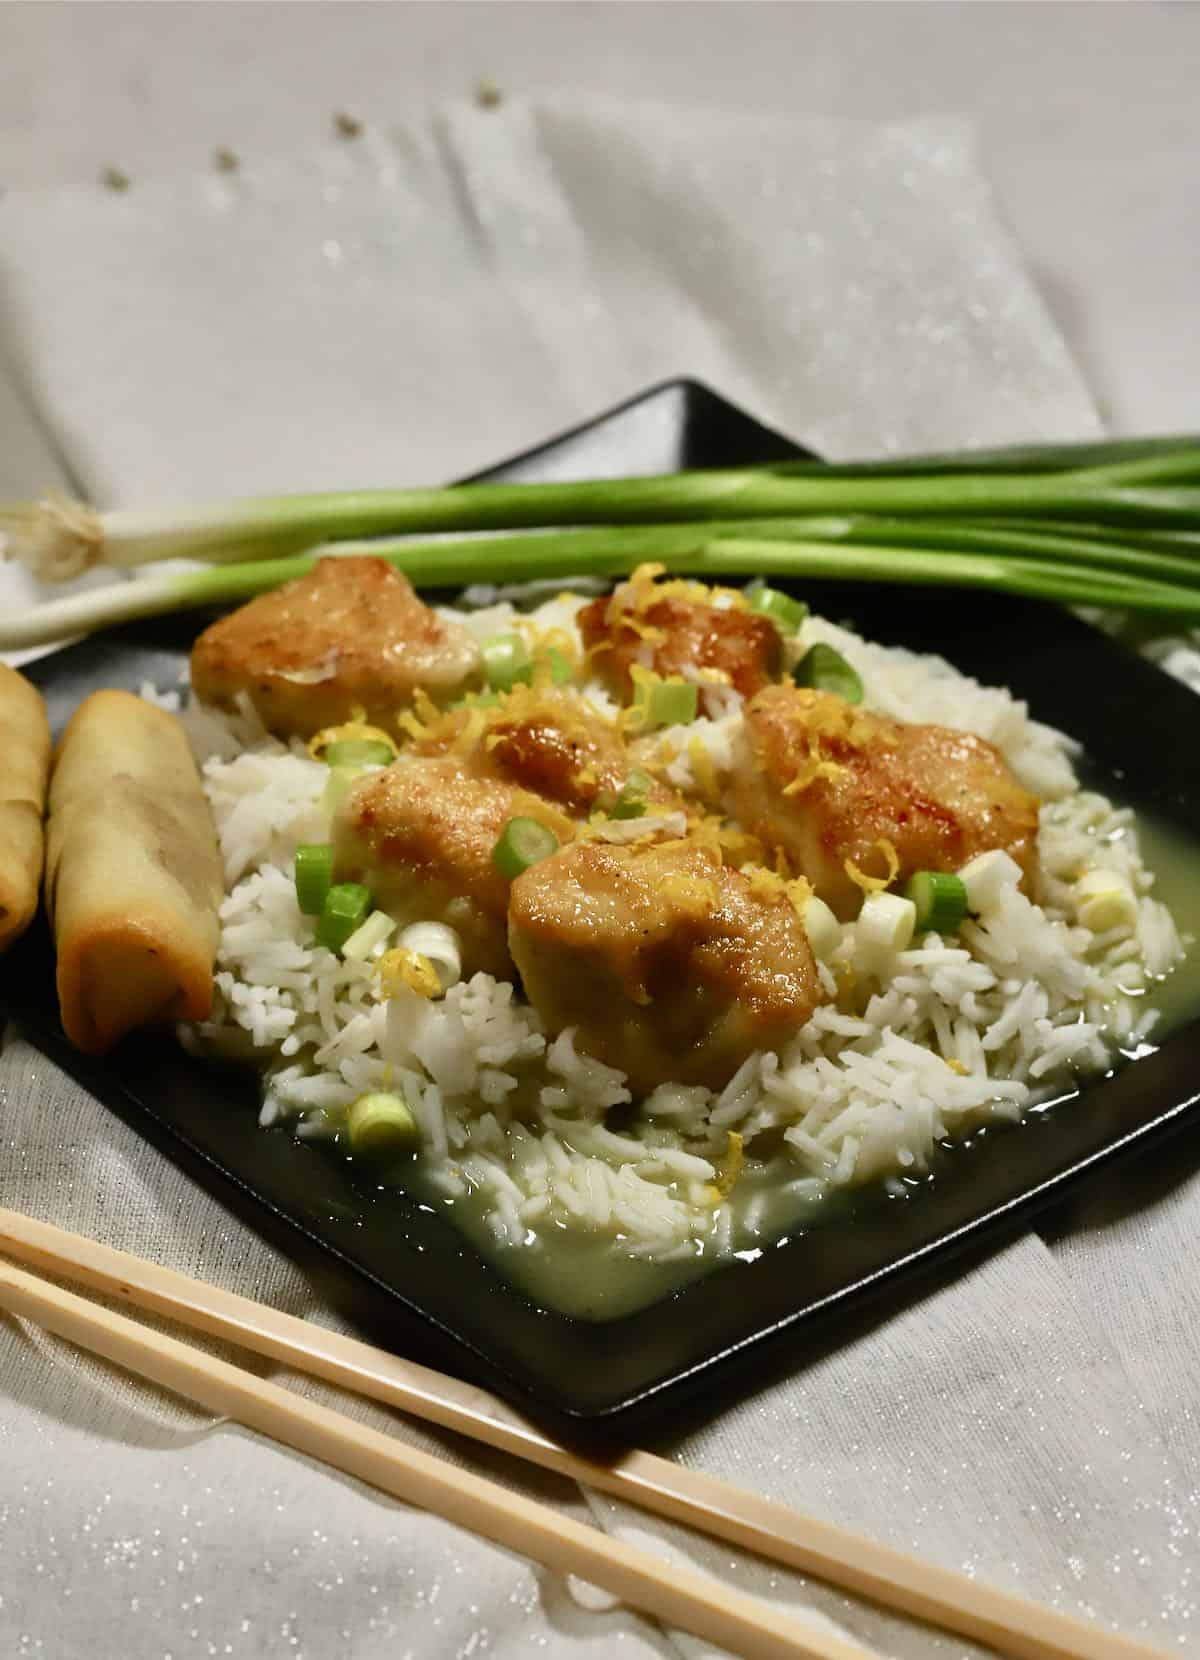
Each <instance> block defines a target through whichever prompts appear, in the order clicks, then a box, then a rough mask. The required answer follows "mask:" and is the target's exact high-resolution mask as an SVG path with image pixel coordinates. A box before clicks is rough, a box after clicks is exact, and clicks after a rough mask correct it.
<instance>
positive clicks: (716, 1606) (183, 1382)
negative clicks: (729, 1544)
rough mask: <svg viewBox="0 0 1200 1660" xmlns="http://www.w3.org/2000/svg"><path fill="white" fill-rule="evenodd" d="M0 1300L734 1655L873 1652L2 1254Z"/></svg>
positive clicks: (795, 1657)
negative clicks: (106, 1305) (194, 1345)
mask: <svg viewBox="0 0 1200 1660" xmlns="http://www.w3.org/2000/svg"><path fill="white" fill-rule="evenodd" d="M0 1307H4V1308H8V1309H9V1310H11V1311H12V1312H13V1313H14V1314H18V1315H21V1316H22V1317H24V1318H25V1319H28V1320H32V1321H34V1322H36V1324H38V1325H40V1326H43V1327H45V1328H46V1330H48V1331H52V1332H55V1333H57V1334H58V1336H60V1337H65V1338H67V1339H68V1341H69V1342H72V1343H78V1344H80V1345H81V1346H82V1347H84V1348H86V1349H90V1350H91V1351H92V1352H93V1353H95V1354H98V1355H102V1356H103V1357H104V1358H105V1359H106V1360H110V1361H113V1362H114V1363H115V1364H116V1365H118V1366H123V1367H125V1368H126V1369H128V1370H130V1371H132V1372H135V1373H137V1374H138V1375H140V1376H141V1377H145V1378H149V1379H150V1380H151V1381H152V1382H154V1383H158V1384H161V1385H162V1386H163V1387H164V1388H166V1389H172V1390H174V1391H175V1392H176V1393H177V1394H180V1395H186V1396H187V1398H188V1399H189V1400H192V1401H196V1402H198V1403H199V1404H200V1405H201V1406H204V1407H207V1408H208V1409H209V1410H210V1411H212V1412H218V1413H221V1414H223V1415H225V1416H227V1417H229V1418H232V1419H234V1420H236V1421H237V1422H238V1423H240V1424H244V1425H246V1427H247V1428H249V1429H254V1430H258V1431H259V1432H260V1433H261V1434H263V1435H266V1436H269V1437H270V1438H271V1439H272V1440H274V1441H279V1442H281V1443H282V1444H283V1445H284V1446H287V1447H292V1448H294V1449H295V1450H296V1451H297V1452H301V1453H305V1454H307V1455H308V1457H310V1458H315V1459H318V1460H320V1461H321V1462H322V1463H325V1464H329V1465H332V1466H333V1468H334V1469H337V1470H343V1471H345V1472H346V1474H348V1475H352V1476H355V1477H357V1478H358V1480H360V1481H364V1482H366V1483H368V1484H369V1485H370V1486H372V1487H377V1488H379V1489H380V1490H381V1491H383V1492H385V1493H391V1494H392V1495H394V1496H395V1497H397V1498H400V1499H403V1500H405V1501H406V1502H407V1503H409V1504H414V1505H419V1506H420V1507H421V1508H422V1509H425V1510H429V1511H432V1512H433V1513H435V1514H436V1515H439V1516H444V1517H445V1518H446V1519H447V1520H448V1521H451V1522H455V1523H457V1524H458V1525H459V1526H460V1527H464V1528H468V1529H469V1530H470V1531H471V1532H472V1533H478V1534H482V1535H483V1536H484V1538H487V1539H492V1540H494V1541H495V1542H496V1543H497V1544H499V1545H503V1546H505V1547H506V1548H507V1549H509V1550H514V1551H518V1552H520V1553H521V1554H522V1555H523V1556H530V1557H533V1558H534V1560H535V1561H538V1562H542V1563H545V1564H546V1566H547V1567H550V1568H553V1569H555V1570H556V1571H557V1572H559V1573H571V1574H578V1575H580V1576H581V1577H582V1578H585V1579H587V1580H589V1581H590V1582H591V1583H593V1584H595V1585H600V1586H603V1587H604V1589H605V1590H608V1591H611V1592H613V1593H614V1594H615V1595H616V1596H619V1597H620V1598H621V1599H622V1600H623V1601H624V1602H626V1603H628V1604H629V1605H630V1606H631V1607H634V1608H640V1609H643V1610H644V1611H645V1612H646V1613H649V1614H653V1615H654V1616H655V1618H656V1619H659V1620H662V1621H663V1622H664V1623H665V1624H667V1625H672V1626H679V1627H681V1628H683V1629H684V1630H687V1631H691V1632H694V1633H696V1635H697V1636H700V1637H704V1638H705V1639H706V1640H707V1641H709V1642H714V1643H718V1644H720V1645H721V1647H723V1648H726V1649H729V1650H731V1651H732V1652H733V1653H734V1654H741V1655H746V1656H753V1657H755V1660H873V1657H872V1656H871V1654H870V1653H869V1652H868V1650H866V1649H864V1648H862V1647H860V1645H859V1644H858V1643H856V1642H854V1641H852V1640H851V1639H849V1638H843V1637H841V1636H839V1635H838V1634H837V1633H836V1632H833V1631H827V1630H825V1629H824V1628H822V1627H817V1626H815V1625H814V1627H813V1628H812V1629H811V1630H809V1629H806V1628H805V1627H804V1626H803V1625H801V1624H800V1623H799V1622H797V1621H796V1620H794V1619H791V1618H789V1617H788V1616H787V1615H786V1614H784V1613H782V1612H781V1611H779V1610H777V1609H775V1608H773V1607H771V1605H770V1604H769V1603H767V1602H764V1601H762V1600H761V1599H759V1598H756V1597H750V1596H747V1595H746V1594H745V1593H744V1592H741V1591H736V1590H734V1589H732V1588H731V1587H729V1586H727V1585H724V1584H723V1583H722V1582H721V1581H720V1580H717V1579H713V1578H710V1577H709V1576H708V1575H707V1574H702V1573H697V1572H696V1571H695V1570H694V1569H692V1568H688V1567H686V1566H684V1565H683V1564H682V1563H680V1562H677V1561H671V1560H669V1559H667V1558H666V1557H658V1556H655V1555H653V1554H651V1553H650V1552H649V1551H644V1550H641V1549H639V1548H638V1547H636V1546H634V1545H628V1544H626V1543H624V1541H623V1540H620V1539H614V1538H612V1537H611V1535H609V1534H607V1533H604V1532H602V1531H601V1530H600V1529H599V1528H594V1527H588V1526H585V1525H584V1524H583V1523H581V1522H576V1521H574V1520H572V1519H571V1518H570V1517H568V1516H562V1515H560V1514H559V1513H558V1512H557V1511H555V1510H552V1509H551V1508H550V1507H549V1506H548V1505H544V1504H538V1503H536V1502H535V1501H533V1500H531V1499H526V1498H522V1497H521V1495H520V1494H517V1493H513V1492H510V1491H509V1490H508V1489H507V1488H505V1487H502V1486H500V1484H499V1483H498V1482H494V1481H488V1480H485V1479H484V1478H483V1477H482V1476H477V1475H473V1474H472V1473H471V1472H470V1471H469V1470H463V1469H460V1468H458V1467H457V1466H455V1465H453V1464H450V1463H449V1462H447V1461H445V1460H443V1459H440V1458H434V1457H432V1456H431V1455H430V1454H429V1453H424V1452H420V1451H418V1450H417V1449H416V1448H414V1447H406V1446H405V1445H404V1444H403V1443H402V1442H400V1441H397V1440H395V1438H394V1437H392V1436H389V1435H382V1434H381V1433H380V1432H379V1431H378V1430H375V1429H371V1428H369V1427H368V1426H366V1425H364V1424H357V1423H355V1422H354V1421H353V1420H352V1419H350V1418H346V1417H344V1416H343V1415H342V1414H341V1413H340V1412H333V1411H331V1410H330V1408H328V1407H325V1406H320V1405H318V1404H317V1403H316V1402H314V1401H309V1400H306V1399H305V1398H304V1397H303V1396H302V1395H297V1394H295V1393H294V1392H293V1391H292V1390H290V1389H284V1388H281V1387H280V1385H279V1384H276V1383H269V1382H268V1381H266V1380H265V1379H263V1378H259V1377H256V1376H255V1375H254V1374H253V1373H252V1372H247V1371H243V1369H242V1368H241V1367H240V1366H231V1365H230V1364H229V1363H228V1361H224V1360H218V1359H217V1358H216V1357H215V1356H214V1355H210V1354H206V1353H204V1352H203V1351H202V1350H199V1349H193V1348H191V1347H189V1345H188V1344H186V1343H181V1342H180V1341H179V1340H178V1339H177V1338H174V1337H168V1336H166V1335H165V1334H164V1333H162V1332H156V1331H152V1330H150V1329H149V1328H148V1327H146V1326H143V1325H140V1324H139V1323H138V1322H137V1321H136V1320H130V1319H129V1318H127V1316H125V1315H124V1314H117V1313H114V1312H113V1311H112V1310H111V1309H107V1308H103V1307H101V1306H100V1305H99V1304H97V1303H90V1302H88V1301H87V1300H86V1298H83V1297H77V1296H76V1295H75V1293H74V1292H72V1291H64V1290H63V1289H62V1288H61V1287H60V1286H56V1285H50V1284H48V1283H47V1282H46V1281H45V1280H42V1279H39V1278H38V1277H37V1276H36V1275H33V1274H29V1273H26V1272H25V1270H24V1269H21V1268H14V1267H13V1266H12V1265H11V1264H10V1263H6V1262H0Z"/></svg>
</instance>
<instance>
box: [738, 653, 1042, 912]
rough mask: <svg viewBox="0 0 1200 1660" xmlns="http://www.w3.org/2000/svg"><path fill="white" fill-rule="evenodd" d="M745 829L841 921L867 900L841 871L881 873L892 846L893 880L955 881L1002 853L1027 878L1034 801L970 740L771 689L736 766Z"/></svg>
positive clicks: (754, 713) (755, 706)
mask: <svg viewBox="0 0 1200 1660" xmlns="http://www.w3.org/2000/svg"><path fill="white" fill-rule="evenodd" d="M733 777H734V798H735V802H736V807H737V814H738V817H739V819H740V820H741V822H742V824H743V825H744V827H745V828H746V829H747V830H749V831H751V833H752V834H754V835H756V836H758V837H759V838H760V839H761V840H762V841H763V842H764V843H765V844H766V845H767V846H768V847H769V848H772V849H775V848H779V849H782V850H783V852H784V853H785V854H786V855H787V857H788V859H789V860H790V861H791V862H792V864H793V865H794V866H795V867H796V869H798V870H799V871H801V872H803V874H804V875H805V876H806V877H807V878H808V880H809V881H810V882H811V883H812V885H813V888H814V890H815V892H816V894H817V896H818V897H819V898H821V899H823V900H824V901H825V902H826V904H827V905H829V906H830V907H831V909H832V910H834V911H835V912H836V913H837V915H838V916H839V917H841V918H843V919H846V918H848V917H852V916H854V915H856V914H857V911H858V907H859V904H860V902H861V900H862V890H861V888H860V887H859V886H858V885H857V884H856V883H855V882H854V880H853V878H852V877H851V876H850V875H849V873H848V872H847V870H846V861H847V860H848V859H849V860H852V861H853V863H854V864H855V865H856V866H857V867H858V869H859V870H860V871H864V872H866V873H867V874H869V875H872V876H877V875H884V874H886V870H885V868H884V867H885V861H886V853H885V851H884V850H882V849H881V848H880V846H879V843H880V842H881V841H887V842H890V843H891V845H892V847H893V848H894V850H895V853H896V857H897V859H898V860H899V864H900V869H899V872H898V873H897V874H898V877H899V878H904V877H906V876H910V875H911V874H912V873H913V872H914V871H917V870H940V871H955V870H958V869H959V868H960V867H961V866H962V865H964V864H965V863H966V862H967V860H968V859H971V858H973V857H974V856H975V854H977V853H983V852H986V851H987V850H988V849H990V848H1003V850H1004V851H1005V852H1006V853H1009V854H1011V855H1012V857H1013V858H1014V859H1015V860H1016V861H1017V863H1018V864H1019V865H1020V866H1021V868H1022V870H1023V871H1024V872H1025V873H1026V875H1027V876H1028V875H1029V874H1030V873H1031V872H1032V870H1033V867H1034V860H1035V856H1036V838H1037V829H1038V803H1037V801H1036V799H1035V798H1034V797H1033V796H1032V795H1030V794H1029V792H1028V790H1025V789H1023V788H1022V787H1021V785H1020V784H1018V783H1017V781H1016V779H1015V778H1014V777H1013V775H1012V773H1011V772H1010V771H1009V768H1008V766H1007V764H1006V763H1005V761H1004V759H1003V757H1002V756H1001V755H1000V753H999V751H998V750H996V749H995V748H993V746H992V745H991V744H989V743H987V742H985V740H984V739H982V738H977V737H975V736H974V735H973V734H972V733H970V732H957V731H954V730H952V729H951V728H950V727H946V726H916V725H911V724H909V723H908V722H905V721H897V720H888V719H886V718H884V717H883V716H881V715H873V714H870V713H868V712H867V711H865V710H862V709H858V708H855V707H853V706H852V705H850V704H848V703H846V702H845V700H844V699H842V698H839V697H835V696H833V694H832V693H829V692H818V691H810V690H807V689H803V688H800V687H793V686H772V687H770V688H768V689H767V690H766V691H764V692H761V693H760V694H759V695H758V697H756V698H755V699H754V701H753V702H752V703H751V704H750V705H749V706H748V708H747V710H746V730H745V736H744V739H743V743H742V747H741V752H740V754H739V755H738V757H737V760H736V762H735V766H734V775H733Z"/></svg>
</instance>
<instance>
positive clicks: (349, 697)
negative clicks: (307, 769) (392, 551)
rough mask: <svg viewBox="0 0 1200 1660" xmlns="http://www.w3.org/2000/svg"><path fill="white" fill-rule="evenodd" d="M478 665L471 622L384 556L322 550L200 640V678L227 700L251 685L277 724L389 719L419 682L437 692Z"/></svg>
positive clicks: (318, 725) (211, 698) (308, 729)
mask: <svg viewBox="0 0 1200 1660" xmlns="http://www.w3.org/2000/svg"><path fill="white" fill-rule="evenodd" d="M478 667H479V648H478V646H477V645H476V643H475V641H474V639H473V638H472V637H471V635H470V633H469V632H468V631H467V629H465V628H463V627H462V625H461V624H459V623H453V622H447V621H444V620H443V619H442V618H441V617H439V616H437V615H436V613H435V612H433V611H431V610H430V609H429V607H428V606H427V605H425V604H424V603H423V602H422V601H421V600H420V599H418V597H417V595H416V593H415V592H414V591H413V586H412V584H411V583H410V582H409V580H408V578H407V577H405V576H401V574H400V573H399V571H396V570H394V569H393V568H392V566H391V565H389V564H388V563H387V561H386V560H384V559H377V558H375V557H374V556H369V557H359V556H357V555H354V556H349V557H346V558H326V559H319V560H318V561H317V563H316V565H315V566H314V567H313V569H312V570H311V571H310V572H309V573H308V574H307V575H306V576H302V577H298V578H297V579H296V580H295V581H294V582H288V583H285V584H284V586H283V587H282V588H276V589H275V590H274V591H273V592H271V593H267V594H260V595H259V597H258V598H257V599H253V600H251V601H250V603H249V604H248V605H243V606H242V607H241V608H240V609H239V610H237V611H234V612H232V613H231V614H230V615H229V616H228V617H222V618H221V619H220V621H219V622H215V623H213V625H212V627H211V628H206V629H205V631H204V633H203V634H201V636H200V638H199V639H198V640H197V641H196V643H195V645H194V646H193V648H192V688H193V690H194V691H195V694H196V696H197V697H198V698H199V699H200V701H201V702H202V703H215V704H217V705H219V706H221V707H224V708H229V707H231V706H232V705H233V703H234V701H235V699H236V697H237V695H238V693H239V692H246V693H248V694H249V696H250V699H251V701H252V702H253V704H254V707H255V708H256V709H257V710H258V713H259V715H260V717H261V719H262V721H263V724H264V725H265V726H267V727H268V728H269V730H270V731H272V732H274V733H276V734H278V735H279V736H280V737H300V738H308V737H311V736H312V735H313V733H314V732H318V731H320V730H321V729H322V728H323V727H326V726H336V725H339V724H340V723H342V722H343V721H348V720H350V719H351V718H352V716H353V715H354V712H355V711H356V710H362V711H364V712H365V719H366V720H367V721H369V722H371V723H372V724H374V725H377V726H383V727H390V726H392V725H393V723H394V719H395V715H396V712H397V710H398V709H401V708H403V707H404V706H406V705H407V704H409V703H411V701H412V698H413V694H414V692H415V691H416V690H417V689H418V688H421V689H423V690H424V691H426V692H428V693H429V694H430V695H431V696H433V697H438V696H444V695H447V694H449V693H450V692H453V691H454V690H455V689H456V688H457V687H459V686H461V685H462V684H463V682H464V681H466V680H467V679H468V677H469V676H471V675H472V674H474V673H475V672H476V671H477V669H478Z"/></svg>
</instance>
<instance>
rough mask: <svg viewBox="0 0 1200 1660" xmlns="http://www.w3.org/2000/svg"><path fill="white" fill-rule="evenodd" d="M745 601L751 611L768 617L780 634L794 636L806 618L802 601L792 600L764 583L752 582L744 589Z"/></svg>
mask: <svg viewBox="0 0 1200 1660" xmlns="http://www.w3.org/2000/svg"><path fill="white" fill-rule="evenodd" d="M746 600H747V603H748V604H749V606H750V609H751V611H756V612H757V613H758V615H759V616H761V617H769V618H770V620H771V621H772V622H773V623H774V624H775V626H776V628H777V629H778V630H779V632H780V633H781V634H795V633H796V632H797V630H798V629H799V627H800V624H801V623H802V622H803V621H804V619H805V617H807V616H808V606H807V605H805V603H804V601H803V600H802V599H793V598H792V596H791V595H790V594H785V593H784V592H783V591H782V589H780V588H768V587H767V585H766V583H765V582H752V583H751V584H750V586H749V587H748V588H747V589H746Z"/></svg>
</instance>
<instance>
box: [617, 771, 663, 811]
mask: <svg viewBox="0 0 1200 1660" xmlns="http://www.w3.org/2000/svg"><path fill="white" fill-rule="evenodd" d="M653 787H654V780H653V779H652V778H651V777H650V774H649V773H648V772H643V771H642V769H641V767H634V769H633V771H632V772H631V773H630V774H629V777H628V779H627V780H626V781H625V784H624V787H623V788H622V789H621V792H620V794H619V795H618V796H617V799H616V801H615V803H614V804H613V809H612V815H611V816H612V817H613V818H644V817H645V816H646V809H647V807H648V806H649V805H650V791H651V789H652V788H653Z"/></svg>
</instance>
